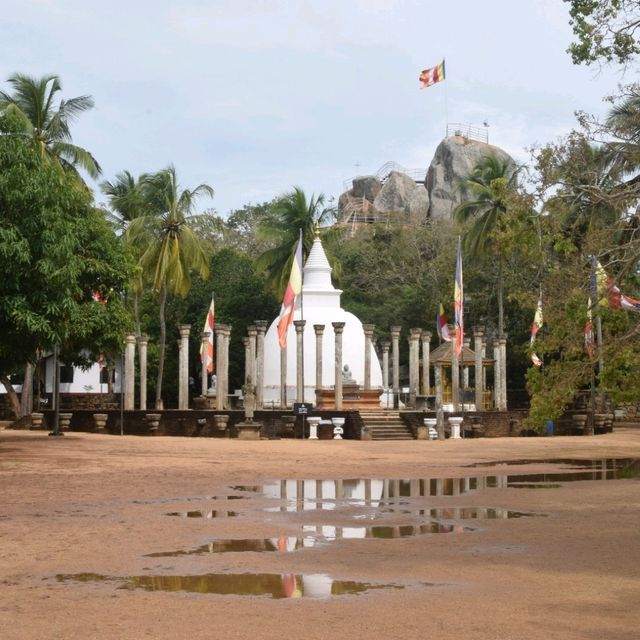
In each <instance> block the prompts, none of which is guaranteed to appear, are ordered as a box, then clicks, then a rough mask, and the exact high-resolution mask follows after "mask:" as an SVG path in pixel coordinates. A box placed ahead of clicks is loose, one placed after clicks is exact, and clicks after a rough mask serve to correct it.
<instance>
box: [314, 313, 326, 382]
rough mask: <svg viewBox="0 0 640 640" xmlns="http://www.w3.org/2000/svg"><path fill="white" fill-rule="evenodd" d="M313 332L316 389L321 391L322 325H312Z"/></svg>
mask: <svg viewBox="0 0 640 640" xmlns="http://www.w3.org/2000/svg"><path fill="white" fill-rule="evenodd" d="M313 330H314V331H315V333H316V389H322V338H323V335H324V325H323V324H314V325H313Z"/></svg>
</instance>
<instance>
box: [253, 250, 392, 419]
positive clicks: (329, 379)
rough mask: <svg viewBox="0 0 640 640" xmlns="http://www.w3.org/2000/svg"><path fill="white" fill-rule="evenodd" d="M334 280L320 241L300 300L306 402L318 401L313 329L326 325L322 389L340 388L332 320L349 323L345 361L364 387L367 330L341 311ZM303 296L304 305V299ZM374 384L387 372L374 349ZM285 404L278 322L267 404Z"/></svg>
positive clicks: (270, 338)
mask: <svg viewBox="0 0 640 640" xmlns="http://www.w3.org/2000/svg"><path fill="white" fill-rule="evenodd" d="M341 293H342V291H340V290H339V289H336V288H335V287H334V286H333V283H332V282H331V267H330V266H329V261H328V260H327V256H326V255H325V252H324V249H323V248H322V243H321V242H320V238H316V239H315V241H314V243H313V247H312V249H311V252H310V253H309V257H308V258H307V261H306V263H305V265H304V269H303V277H302V295H301V297H299V298H298V302H297V308H296V311H295V315H294V320H305V321H306V324H305V327H304V400H305V402H315V389H316V334H315V330H314V328H313V325H319V324H320V325H324V336H323V340H322V364H323V366H322V386H323V387H325V388H326V387H333V386H334V384H335V362H334V359H335V355H334V346H335V336H334V333H333V326H332V325H331V323H332V322H344V323H345V326H344V332H343V335H342V363H343V365H348V366H349V369H350V370H351V376H352V377H353V378H354V379H355V380H356V382H357V383H358V384H360V385H361V386H362V385H363V384H364V360H365V358H364V346H365V339H364V331H363V328H362V323H361V322H360V320H358V318H356V317H355V316H354V315H353V314H352V313H348V312H347V311H345V310H344V309H342V308H341V307H340V294H341ZM300 298H302V305H301V304H300V303H301V299H300ZM371 386H372V387H373V388H376V387H382V369H381V367H380V362H379V361H378V358H377V356H376V353H375V349H374V348H373V346H372V347H371ZM295 398H296V333H295V329H294V327H293V325H291V326H290V327H289V333H288V336H287V403H289V404H290V403H292V402H293V401H294V400H295ZM279 400H280V346H279V345H278V332H277V320H276V321H274V322H272V323H271V326H270V327H269V330H268V331H267V334H266V336H265V341H264V401H265V406H267V407H268V406H269V403H270V402H271V401H275V402H276V403H277V402H279Z"/></svg>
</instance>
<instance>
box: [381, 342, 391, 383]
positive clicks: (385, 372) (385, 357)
mask: <svg viewBox="0 0 640 640" xmlns="http://www.w3.org/2000/svg"><path fill="white" fill-rule="evenodd" d="M381 345H382V386H383V387H384V388H385V389H388V388H389V347H390V346H391V343H390V342H389V341H388V340H383V341H382V343H381Z"/></svg>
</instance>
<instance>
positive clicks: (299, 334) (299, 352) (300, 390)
mask: <svg viewBox="0 0 640 640" xmlns="http://www.w3.org/2000/svg"><path fill="white" fill-rule="evenodd" d="M305 324H307V321H306V320H294V321H293V326H294V327H295V329H296V402H304V325H305Z"/></svg>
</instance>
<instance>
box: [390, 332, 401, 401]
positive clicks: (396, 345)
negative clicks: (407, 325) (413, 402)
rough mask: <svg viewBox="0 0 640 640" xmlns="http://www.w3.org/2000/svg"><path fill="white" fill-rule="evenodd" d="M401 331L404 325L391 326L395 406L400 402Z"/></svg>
mask: <svg viewBox="0 0 640 640" xmlns="http://www.w3.org/2000/svg"><path fill="white" fill-rule="evenodd" d="M400 331H402V327H398V326H394V327H391V349H392V353H391V357H392V359H393V406H394V407H395V408H398V406H399V404H400Z"/></svg>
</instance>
